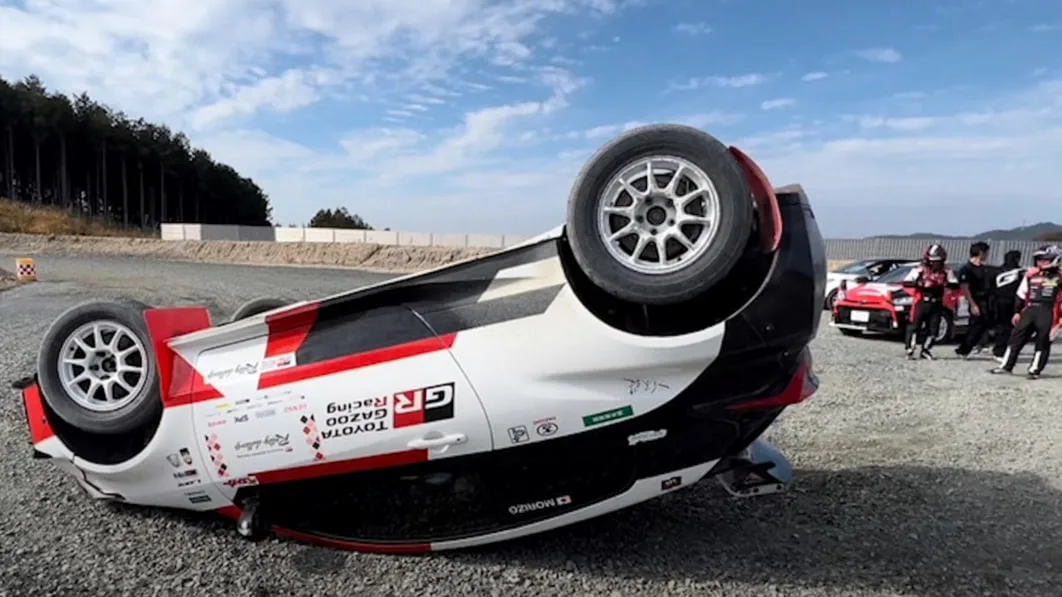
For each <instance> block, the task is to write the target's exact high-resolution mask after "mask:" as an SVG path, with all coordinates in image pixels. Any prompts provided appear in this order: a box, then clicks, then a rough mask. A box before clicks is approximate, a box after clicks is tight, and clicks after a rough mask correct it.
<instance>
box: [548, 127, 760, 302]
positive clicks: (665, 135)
mask: <svg viewBox="0 0 1062 597" xmlns="http://www.w3.org/2000/svg"><path fill="white" fill-rule="evenodd" d="M648 156H669V157H676V158H681V159H683V160H685V161H687V162H689V163H691V164H692V165H694V166H696V167H697V168H699V169H700V170H701V171H702V172H703V173H704V174H706V175H707V176H708V178H709V179H710V180H711V182H712V184H713V185H714V187H715V190H716V192H717V193H718V195H719V204H720V205H719V214H718V230H717V232H716V233H715V234H716V236H715V238H714V239H712V240H711V244H710V245H709V246H708V248H707V249H706V251H705V252H704V253H702V254H701V255H700V256H698V257H696V258H695V259H694V260H693V261H691V262H690V263H689V264H688V265H686V266H684V267H683V268H682V269H678V270H676V271H672V272H669V273H661V274H650V273H643V272H639V271H635V270H634V269H630V268H628V267H626V266H624V265H623V264H621V263H620V262H619V261H618V260H617V259H616V258H614V257H613V256H612V255H611V254H610V253H609V249H608V248H607V246H606V243H605V242H604V241H603V240H602V238H601V233H600V232H599V228H600V226H599V223H598V211H599V209H600V205H599V204H600V202H601V195H602V193H603V192H604V191H605V185H607V184H608V183H609V180H610V179H611V178H612V177H613V176H615V175H616V174H617V173H618V172H620V171H621V170H622V169H623V168H625V167H627V166H628V165H630V164H632V163H633V162H634V161H635V160H638V159H640V158H645V157H648ZM687 213H688V212H687ZM753 216H754V212H753V203H752V192H751V190H750V188H749V184H748V181H747V180H746V179H745V175H744V173H743V172H742V170H741V167H740V164H738V162H737V160H736V159H735V158H734V157H733V156H732V155H731V154H730V152H729V151H728V150H727V147H726V145H723V144H722V143H720V142H719V141H718V140H717V139H716V138H715V137H713V136H711V135H709V134H707V133H705V132H703V131H700V130H698V129H695V128H692V127H688V126H683V125H673V124H663V125H651V126H644V127H640V128H636V129H633V130H631V131H628V132H627V133H625V134H623V135H621V136H620V137H618V138H616V139H614V140H613V141H611V142H609V143H608V144H607V145H605V146H604V147H603V148H601V149H600V150H599V151H598V152H597V153H596V154H595V155H594V156H593V157H592V158H590V160H589V162H587V164H586V166H584V167H583V170H582V171H581V172H580V173H579V176H578V177H577V178H576V181H575V184H574V185H573V187H572V191H571V195H570V196H569V198H568V221H567V226H566V233H567V239H568V243H569V245H570V246H571V250H572V254H573V255H574V257H575V261H576V262H577V263H578V265H579V267H580V268H581V269H582V270H583V272H584V273H585V274H586V276H587V277H588V278H589V279H590V280H591V281H592V282H593V283H594V284H595V285H597V286H598V287H599V288H601V289H602V290H604V291H605V292H607V293H609V294H611V295H612V296H614V297H616V298H619V299H622V300H626V301H630V302H633V303H638V304H647V305H663V304H676V303H681V302H684V301H688V300H691V299H693V298H695V297H697V296H699V295H701V294H703V293H704V292H706V291H708V290H710V289H711V288H712V287H713V286H715V285H716V284H717V283H718V282H719V281H720V280H722V279H723V278H724V277H726V275H727V274H729V273H730V270H731V269H732V268H733V267H734V265H735V264H736V263H737V262H738V260H739V259H740V258H741V256H742V253H743V252H744V250H745V246H746V243H747V242H748V239H749V235H750V234H751V231H752V225H753ZM616 217H623V216H616ZM702 233H704V232H702ZM654 250H655V249H654ZM632 252H633V250H632ZM643 254H644V253H643Z"/></svg>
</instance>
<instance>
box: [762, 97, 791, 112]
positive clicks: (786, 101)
mask: <svg viewBox="0 0 1062 597" xmlns="http://www.w3.org/2000/svg"><path fill="white" fill-rule="evenodd" d="M794 105H796V100H795V99H793V98H789V97H781V98H778V99H772V100H766V101H763V102H761V103H760V109H762V110H778V109H781V108H789V107H792V106H794Z"/></svg>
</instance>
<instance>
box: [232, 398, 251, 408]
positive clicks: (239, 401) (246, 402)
mask: <svg viewBox="0 0 1062 597" xmlns="http://www.w3.org/2000/svg"><path fill="white" fill-rule="evenodd" d="M250 402H251V399H250V398H240V399H239V400H237V401H236V406H239V405H241V404H249V403H250Z"/></svg>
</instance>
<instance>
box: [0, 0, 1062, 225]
mask: <svg viewBox="0 0 1062 597" xmlns="http://www.w3.org/2000/svg"><path fill="white" fill-rule="evenodd" d="M31 72H33V73H37V74H38V75H40V76H41V77H42V78H43V80H44V81H45V83H46V84H48V85H49V86H50V87H52V88H55V89H60V90H63V91H68V92H77V91H81V90H88V91H89V92H90V93H91V94H92V95H94V96H96V97H97V98H98V99H101V100H103V101H105V102H106V103H108V104H110V105H112V106H113V107H116V108H119V109H122V110H124V111H126V112H127V113H129V114H132V115H137V116H144V117H147V118H150V119H154V120H157V121H162V122H166V123H167V124H170V125H171V126H173V127H175V128H179V129H181V130H184V131H185V132H186V133H187V134H188V135H189V137H190V138H191V139H192V141H193V143H195V144H196V145H199V146H202V147H204V148H206V149H208V150H209V151H211V152H212V153H213V154H214V156H215V157H216V158H217V159H219V160H221V161H224V162H227V163H229V164H231V165H233V166H234V167H236V168H237V169H238V170H240V171H241V172H242V173H244V174H246V175H249V176H252V177H253V178H255V180H256V181H258V182H259V184H260V185H262V187H263V188H264V189H265V190H266V192H267V193H269V195H270V196H271V198H272V201H273V205H274V214H275V216H276V219H277V220H278V221H279V223H281V224H292V223H304V222H305V221H306V220H307V219H308V218H309V217H310V216H311V215H312V214H313V213H314V212H315V211H316V210H317V209H319V208H322V207H336V206H340V205H342V206H346V207H347V208H348V209H350V210H351V211H354V212H356V213H359V214H361V215H362V216H364V217H365V218H366V219H368V220H369V221H370V223H372V224H373V225H375V226H376V227H379V228H383V227H391V228H392V229H403V230H418V231H437V232H490V233H513V234H532V233H536V232H540V231H542V230H545V229H547V228H551V227H553V226H555V225H556V224H558V223H560V222H561V221H562V219H563V217H564V213H565V203H566V200H567V192H568V189H569V187H570V185H571V183H572V181H573V178H574V175H575V173H576V172H577V171H578V170H579V168H580V167H581V166H582V165H583V163H584V161H585V160H586V159H587V158H588V157H589V155H590V154H591V153H592V152H593V151H594V150H595V149H596V148H597V147H598V146H600V145H601V144H602V143H604V142H605V141H607V140H608V139H609V138H611V137H612V136H614V135H616V134H619V133H620V132H621V131H623V130H624V129H625V128H627V127H630V126H633V125H636V124H640V123H649V122H664V121H670V122H684V123H688V124H692V125H695V126H698V127H701V128H703V129H704V130H707V131H708V132H710V133H712V134H714V135H716V136H717V137H719V138H720V139H721V140H722V141H723V142H725V143H728V144H732V145H736V146H738V147H741V148H742V149H744V150H745V151H746V152H747V153H749V154H750V155H752V156H753V158H754V159H756V160H757V161H758V162H759V163H760V164H761V165H762V166H763V167H764V169H765V170H766V172H767V174H768V176H769V177H770V178H771V179H772V182H774V183H775V184H778V185H781V184H787V183H791V182H800V183H801V184H803V185H804V187H805V188H806V189H807V190H808V192H809V195H810V197H811V200H812V203H813V206H814V208H815V210H816V213H817V215H818V217H819V220H820V224H821V226H822V228H823V230H824V233H825V234H826V235H827V236H830V237H845V236H864V235H870V234H880V233H897V232H913V231H916V230H917V231H921V230H927V229H932V230H935V231H940V232H944V233H953V234H963V233H967V234H972V233H975V232H977V231H980V230H984V229H987V228H994V227H999V226H1008V227H1009V226H1015V225H1020V224H1022V223H1032V222H1036V221H1042V220H1049V219H1054V220H1062V216H1058V215H1055V211H1057V209H1058V206H1059V205H1062V200H1060V197H1059V194H1060V192H1059V189H1062V167H1059V164H1062V10H1060V9H1059V5H1058V3H1057V1H1049V0H970V1H958V0H950V1H944V2H925V1H915V0H894V1H888V2H886V1H884V0H878V1H871V0H864V1H862V2H856V1H841V0H820V1H815V0H805V1H797V0H757V1H754V2H753V1H745V2H739V1H737V0H701V1H690V0H493V1H488V0H358V1H357V2H330V1H328V0H298V1H297V2H296V0H210V1H209V2H206V1H205V0H196V1H194V2H188V1H187V0H183V1H178V0H158V1H156V2H150V3H149V2H142V1H136V2H134V1H132V0H94V1H91V2H90V1H86V0H18V1H16V2H12V1H11V0H0V73H2V74H3V75H4V76H5V77H7V78H17V77H21V76H23V75H25V74H28V73H31Z"/></svg>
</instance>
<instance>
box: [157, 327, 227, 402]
mask: <svg viewBox="0 0 1062 597" xmlns="http://www.w3.org/2000/svg"><path fill="white" fill-rule="evenodd" d="M144 323H146V324H147V328H148V333H149V334H150V335H151V343H152V345H153V346H154V348H155V360H156V362H157V363H158V369H159V387H160V388H161V389H162V404H163V406H165V407H172V406H181V405H185V404H191V403H192V402H201V401H203V400H213V399H214V398H220V397H221V392H219V391H218V390H217V389H216V388H214V387H213V386H211V385H210V384H208V383H207V382H206V380H204V379H203V376H201V375H199V372H197V371H196V370H195V368H194V367H192V366H191V365H190V364H189V363H188V361H186V360H184V358H183V357H181V355H179V354H177V353H176V352H174V351H173V350H171V349H170V346H169V340H170V339H171V338H175V337H177V336H182V335H184V334H190V333H192V332H197V331H199V330H203V329H206V328H209V327H210V325H211V324H210V311H209V310H208V309H207V308H206V307H174V308H165V309H148V310H147V311H144Z"/></svg>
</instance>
